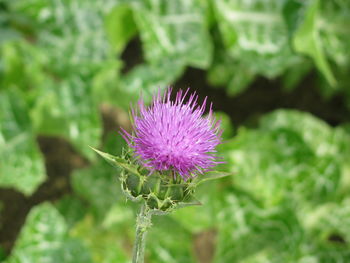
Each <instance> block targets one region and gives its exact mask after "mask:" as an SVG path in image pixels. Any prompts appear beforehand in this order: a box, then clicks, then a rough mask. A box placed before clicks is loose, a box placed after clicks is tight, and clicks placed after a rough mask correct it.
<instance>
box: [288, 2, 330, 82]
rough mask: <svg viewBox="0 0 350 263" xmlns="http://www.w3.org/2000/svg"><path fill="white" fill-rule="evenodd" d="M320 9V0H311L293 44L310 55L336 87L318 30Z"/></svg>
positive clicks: (298, 49)
mask: <svg viewBox="0 0 350 263" xmlns="http://www.w3.org/2000/svg"><path fill="white" fill-rule="evenodd" d="M318 11H319V0H312V1H309V6H308V10H307V11H306V13H305V20H304V22H303V23H302V24H301V25H300V27H299V28H298V29H297V30H296V32H295V35H294V37H293V46H294V48H295V50H296V51H297V52H300V53H303V54H306V55H308V56H310V57H311V58H312V59H313V60H314V62H315V64H316V66H317V68H318V69H319V70H320V71H321V72H322V73H323V75H324V76H325V78H326V79H327V81H328V82H329V84H330V85H331V86H333V87H334V86H335V85H336V80H335V78H334V76H333V73H332V71H331V69H330V66H329V64H328V62H327V58H326V56H325V53H324V51H323V47H322V42H321V39H320V36H319V32H318V30H317V23H316V22H317V17H318Z"/></svg>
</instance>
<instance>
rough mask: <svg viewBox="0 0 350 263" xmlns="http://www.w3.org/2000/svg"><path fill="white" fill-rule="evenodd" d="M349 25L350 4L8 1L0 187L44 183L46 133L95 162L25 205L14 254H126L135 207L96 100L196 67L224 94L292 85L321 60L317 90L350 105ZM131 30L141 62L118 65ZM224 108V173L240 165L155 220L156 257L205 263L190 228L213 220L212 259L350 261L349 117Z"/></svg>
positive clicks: (105, 258)
mask: <svg viewBox="0 0 350 263" xmlns="http://www.w3.org/2000/svg"><path fill="white" fill-rule="evenodd" d="M349 24H350V1H348V0H304V1H301V0H281V1H275V0H265V1H262V0H249V1H248V0H246V1H244V0H203V1H201V0H172V1H164V0H128V1H126V0H103V1H93V0H49V1H47V0H2V1H0V186H1V187H13V188H15V189H16V190H18V191H20V192H22V193H23V194H25V195H26V196H30V195H31V194H33V193H34V192H35V191H36V189H37V188H38V186H39V185H40V184H41V183H42V182H43V181H45V179H46V174H45V166H44V159H43V156H42V154H41V152H40V150H39V147H38V145H37V141H36V138H37V136H38V135H57V136H61V137H64V138H65V139H66V140H68V141H69V142H70V143H71V144H72V145H73V146H74V148H75V149H76V150H77V151H79V152H80V154H81V155H83V156H84V157H86V158H87V159H88V160H89V161H90V166H89V167H87V168H84V169H79V170H75V171H74V172H73V174H72V176H71V185H72V188H73V194H71V195H68V196H65V197H64V198H62V199H61V200H58V201H57V202H55V203H54V204H51V203H44V204H40V205H38V206H35V207H34V208H33V209H32V210H31V211H30V213H29V215H28V217H27V219H26V222H25V225H24V227H23V228H22V230H21V232H20V235H19V236H18V239H17V242H16V244H15V247H14V249H13V252H12V254H11V255H10V256H9V257H8V258H7V260H6V262H75V263H79V262H84V263H86V262H106V263H107V262H129V261H130V254H131V246H132V240H133V238H134V218H135V209H136V207H135V206H134V205H133V204H130V203H127V204H126V202H125V199H124V198H123V197H122V195H121V192H120V189H119V185H118V182H117V180H116V178H117V176H116V174H115V173H114V172H113V170H112V169H111V168H110V167H109V166H108V165H107V164H105V163H104V162H103V160H100V159H97V158H96V156H95V155H94V153H93V152H92V151H91V150H90V149H89V148H88V147H87V146H88V145H92V146H98V145H100V146H101V147H102V148H104V150H106V151H109V152H112V153H114V154H118V153H119V152H120V151H121V148H122V147H123V146H124V143H123V140H122V139H121V138H120V136H119V135H116V134H115V133H114V134H109V135H108V136H107V139H105V140H104V143H103V144H102V133H103V127H102V120H101V116H100V113H99V107H100V106H101V104H102V103H108V104H110V105H112V106H114V107H118V108H120V109H123V110H127V109H128V107H129V104H130V102H135V101H136V100H137V99H138V97H139V94H140V91H142V93H143V95H144V96H145V98H146V99H148V98H149V97H150V94H152V93H153V92H154V91H155V90H157V88H158V87H163V86H166V85H169V84H171V83H172V82H174V81H175V80H176V79H178V78H179V77H180V76H181V75H182V74H183V72H184V70H185V68H186V67H187V66H192V67H196V68H199V69H204V70H207V78H208V81H209V82H210V83H211V85H213V86H218V87H224V88H225V89H226V91H227V94H228V95H236V94H238V93H240V92H242V91H243V90H244V89H245V88H246V87H247V86H248V85H249V84H250V83H251V82H252V81H254V79H255V78H256V77H257V76H261V75H262V76H265V77H267V78H276V77H280V78H281V79H283V80H284V81H283V83H284V85H285V87H286V89H289V90H290V89H293V88H294V87H296V86H297V85H298V84H299V83H300V81H301V80H302V78H303V77H304V76H305V75H306V74H308V73H309V72H310V71H312V70H314V69H316V70H317V71H318V73H319V74H318V76H317V78H319V88H320V92H321V93H322V94H323V95H324V96H330V95H332V94H335V93H337V92H341V93H343V94H345V96H346V99H347V102H348V106H349V107H350V88H349V84H348V83H349V80H350V79H349V74H348V73H349V69H350V65H349V64H350V58H349V57H350V54H349V52H350V51H349V46H350V28H349V27H348V25H349ZM134 37H139V38H140V40H141V44H142V51H143V54H144V61H143V62H142V63H140V64H138V65H136V66H135V67H133V68H132V69H131V70H129V71H128V72H127V73H122V70H123V68H124V65H123V62H122V60H121V54H122V52H123V51H124V49H125V47H126V45H127V44H128V43H129V42H130V41H131V39H133V38H134ZM194 88H195V87H194ZM214 106H215V105H214ZM220 115H222V118H223V126H224V129H225V133H224V138H225V140H226V143H225V144H223V145H222V146H221V147H220V148H219V153H220V155H222V156H223V157H224V160H225V161H226V163H225V164H223V165H222V166H221V167H220V169H222V170H225V171H229V172H235V176H234V177H232V178H231V179H225V180H221V181H218V182H214V183H212V182H210V183H208V184H204V185H202V186H201V187H200V189H199V190H198V196H199V197H200V200H201V202H202V203H203V204H205V205H204V206H201V207H189V208H184V209H181V210H179V211H176V212H175V213H173V214H172V215H170V216H165V217H155V218H154V225H155V227H154V228H152V230H151V231H150V234H149V242H148V244H147V258H148V260H149V262H169V263H171V262H186V263H187V262H188V263H190V262H200V259H199V258H198V251H196V249H195V243H196V238H195V237H196V236H197V235H198V234H200V233H202V232H205V231H212V230H213V231H214V233H216V234H215V235H214V240H215V241H216V242H215V253H214V255H213V260H212V262H217V263H222V262H230V263H231V262H245V263H250V262H251V263H253V262H254V263H255V262H257V263H260V262H276V263H280V262H291V263H292V262H293V263H294V262H298V263H319V262H320V263H332V262H336V263H338V262H339V263H340V262H350V247H349V243H350V235H349V233H350V199H349V194H348V193H349V190H350V179H349V178H350V165H349V164H350V135H349V134H350V133H349V131H350V129H349V127H350V126H349V125H348V124H345V125H343V126H342V127H336V128H333V127H330V126H329V125H328V124H326V123H324V122H322V121H321V120H319V119H316V118H315V117H313V116H311V115H309V114H306V113H301V112H297V111H290V110H289V111H288V110H278V111H276V112H273V113H271V114H268V115H266V116H264V117H263V118H262V119H261V120H260V124H259V127H257V128H255V129H253V128H249V129H248V128H244V127H240V128H238V130H235V129H234V127H232V126H231V124H230V122H229V118H228V116H226V115H225V114H223V113H220ZM234 134H236V136H235V137H233V135H234ZM0 212H1V208H0ZM206 249H209V248H206V247H203V248H202V250H206ZM2 254H3V253H2V252H1V248H0V260H1V258H2ZM208 262H209V261H208Z"/></svg>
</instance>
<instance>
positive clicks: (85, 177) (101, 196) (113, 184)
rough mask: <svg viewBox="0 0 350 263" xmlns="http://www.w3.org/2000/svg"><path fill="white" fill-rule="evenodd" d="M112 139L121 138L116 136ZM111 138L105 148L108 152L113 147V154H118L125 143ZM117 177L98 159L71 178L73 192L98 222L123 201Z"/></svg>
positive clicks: (114, 172) (108, 166)
mask: <svg viewBox="0 0 350 263" xmlns="http://www.w3.org/2000/svg"><path fill="white" fill-rule="evenodd" d="M113 137H121V136H120V135H117V134H116V135H113ZM113 137H109V139H108V140H107V142H106V145H105V148H107V150H109V149H111V146H112V147H113V148H114V147H115V149H114V152H116V153H117V154H118V152H121V149H122V147H123V146H124V145H125V142H124V141H122V140H121V139H120V138H119V139H115V138H113ZM90 151H91V149H90ZM113 160H114V159H113ZM118 175H119V171H115V170H113V169H112V168H111V167H110V165H109V164H107V163H106V162H105V161H104V160H102V159H100V158H99V159H98V161H97V162H96V163H95V164H94V165H93V166H91V167H89V168H85V169H81V170H77V171H74V173H73V175H72V177H71V182H72V187H73V189H74V192H75V193H77V194H78V195H79V196H80V197H82V198H83V199H84V200H86V201H87V202H88V203H89V205H90V206H91V208H92V211H93V214H94V216H96V217H97V219H98V220H103V218H104V216H105V214H106V213H107V211H108V210H109V209H110V208H111V206H112V205H113V204H114V203H116V202H117V201H118V200H125V197H124V195H123V194H122V192H121V184H120V182H119V180H118Z"/></svg>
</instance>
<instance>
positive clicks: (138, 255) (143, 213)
mask: <svg viewBox="0 0 350 263" xmlns="http://www.w3.org/2000/svg"><path fill="white" fill-rule="evenodd" d="M151 217H152V215H151V213H150V212H149V209H148V208H147V207H146V205H145V204H142V206H141V210H140V213H139V214H138V215H137V219H136V238H135V244H134V251H133V257H132V263H144V255H145V245H146V234H147V230H148V228H150V227H151V225H152V224H151Z"/></svg>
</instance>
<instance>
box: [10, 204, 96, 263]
mask: <svg viewBox="0 0 350 263" xmlns="http://www.w3.org/2000/svg"><path fill="white" fill-rule="evenodd" d="M6 262H9V263H12V262H28V263H31V262H33V263H36V262H55V263H56V262H57V263H59V262H67V263H68V262H72V263H73V262H74V263H78V262H81V263H88V262H92V261H91V258H90V255H89V252H88V251H87V250H86V248H85V247H84V246H83V245H82V244H81V243H80V242H79V241H78V240H76V239H72V238H70V237H69V236H68V233H67V226H66V224H65V221H64V219H63V217H62V216H61V215H60V214H59V212H58V211H57V210H56V209H55V208H54V207H53V206H52V205H51V204H48V203H44V204H42V205H39V206H37V207H35V208H33V209H32V210H31V212H30V213H29V215H28V218H27V220H26V223H25V225H24V227H23V228H22V230H21V233H20V235H19V238H18V240H17V241H16V245H15V247H14V250H13V251H12V254H11V256H10V257H9V258H8V260H7V261H6Z"/></svg>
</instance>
